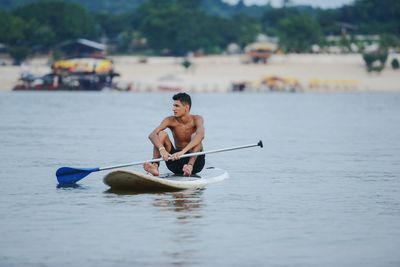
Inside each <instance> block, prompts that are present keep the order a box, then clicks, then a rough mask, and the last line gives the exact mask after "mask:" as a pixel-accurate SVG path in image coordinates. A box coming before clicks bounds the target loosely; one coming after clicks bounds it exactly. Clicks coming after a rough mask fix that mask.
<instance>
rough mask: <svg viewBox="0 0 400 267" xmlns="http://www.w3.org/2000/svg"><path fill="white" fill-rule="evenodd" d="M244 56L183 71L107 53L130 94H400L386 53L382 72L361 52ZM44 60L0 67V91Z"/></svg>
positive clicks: (171, 61) (155, 60)
mask: <svg viewBox="0 0 400 267" xmlns="http://www.w3.org/2000/svg"><path fill="white" fill-rule="evenodd" d="M242 57H243V56H242V55H234V56H204V57H196V58H191V59H190V60H191V62H192V63H193V64H192V67H191V68H189V69H188V70H185V69H184V68H183V67H182V65H181V63H182V58H177V57H149V58H147V62H146V63H141V59H142V58H143V57H140V56H110V58H111V59H112V60H113V61H114V69H115V71H116V72H117V73H120V74H121V77H118V78H117V79H116V82H117V84H118V85H119V87H121V88H128V87H129V88H130V90H131V91H133V92H152V91H156V92H159V91H188V92H230V91H231V89H232V83H235V84H245V86H246V89H245V90H246V91H255V92H258V91H269V90H268V89H267V88H266V85H267V84H268V85H270V81H276V80H278V81H285V82H287V83H291V84H296V86H298V87H297V89H299V90H298V91H299V92H305V93H307V92H342V91H345V92H371V91H374V92H375V91H377V92H381V91H382V92H383V91H390V92H400V75H399V74H400V70H393V69H392V68H391V66H390V60H391V58H390V57H389V58H388V60H387V62H386V67H385V69H384V70H383V71H382V72H381V73H368V72H367V71H366V69H365V64H364V61H363V59H362V56H361V55H360V54H349V55H325V54H288V55H273V56H272V57H271V59H270V61H269V62H268V63H267V64H243V63H241V60H242ZM48 62H49V60H48V58H46V57H38V58H33V59H30V60H29V61H27V64H24V65H22V66H10V65H6V66H0V77H1V78H0V91H11V90H12V87H13V86H14V85H15V84H16V82H17V81H18V78H19V77H20V75H21V73H22V72H31V73H32V74H34V75H38V76H39V75H44V74H46V73H49V72H50V67H49V66H48Z"/></svg>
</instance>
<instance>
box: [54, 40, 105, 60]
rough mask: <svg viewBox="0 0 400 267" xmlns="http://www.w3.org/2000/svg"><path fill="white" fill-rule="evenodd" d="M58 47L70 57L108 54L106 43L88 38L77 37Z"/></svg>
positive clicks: (93, 56)
mask: <svg viewBox="0 0 400 267" xmlns="http://www.w3.org/2000/svg"><path fill="white" fill-rule="evenodd" d="M58 48H59V49H60V50H61V51H62V52H63V53H64V54H65V56H66V57H68V58H83V57H86V58H88V57H89V58H104V57H105V56H106V55H107V52H106V48H107V47H106V45H103V44H101V43H97V42H94V41H90V40H87V39H76V40H72V41H67V42H64V43H62V44H60V45H59V46H58Z"/></svg>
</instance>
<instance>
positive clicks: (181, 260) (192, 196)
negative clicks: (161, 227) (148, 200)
mask: <svg viewBox="0 0 400 267" xmlns="http://www.w3.org/2000/svg"><path fill="white" fill-rule="evenodd" d="M203 192H204V190H185V191H180V192H174V193H168V194H159V195H157V196H156V197H155V198H154V202H153V203H152V205H153V206H154V207H156V208H158V210H159V211H161V212H162V213H166V215H167V216H171V215H175V219H176V221H175V227H174V228H173V229H172V231H171V242H173V244H174V245H173V246H172V247H169V248H167V249H165V250H164V251H163V255H164V256H165V257H166V259H168V260H167V262H170V263H171V264H172V265H173V266H193V265H196V263H198V262H199V261H200V255H199V251H198V250H196V249H193V247H192V244H196V243H198V242H200V240H201V237H200V231H199V223H198V222H199V221H200V219H201V218H202V217H203V214H202V207H203V205H204V203H203ZM160 216H163V217H165V215H163V214H160Z"/></svg>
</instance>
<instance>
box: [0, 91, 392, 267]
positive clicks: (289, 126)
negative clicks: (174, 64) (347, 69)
mask: <svg viewBox="0 0 400 267" xmlns="http://www.w3.org/2000/svg"><path fill="white" fill-rule="evenodd" d="M171 96H172V95H170V94H133V93H129V94H123V93H23V92H21V93H12V92H7V93H0V179H1V187H0V199H1V201H0V266H1V267H3V266H89V267H91V266H93V267H100V266H118V267H119V266H377V267H378V266H379V267H381V266H396V267H397V266H400V256H399V255H400V254H399V251H400V94H367V93H365V94H315V95H313V94H194V95H193V101H194V106H193V113H197V114H202V115H203V116H204V118H205V121H206V124H205V126H206V140H205V147H206V149H218V148H224V147H228V146H236V145H243V144H248V143H254V142H257V141H258V140H259V139H262V140H263V141H264V145H265V148H264V149H259V148H253V149H248V150H240V151H234V152H226V153H220V154H213V155H209V156H208V157H207V165H208V166H217V167H220V168H223V169H226V170H228V172H229V173H230V176H231V178H230V179H228V180H225V181H223V182H221V183H218V184H214V185H211V186H209V187H208V188H207V189H205V190H202V191H184V192H179V193H164V194H136V195H135V194H125V195H117V194H113V193H108V192H106V191H107V187H106V186H105V185H104V184H103V183H102V178H103V176H104V175H105V174H106V173H107V172H99V173H93V174H91V175H90V176H88V177H86V178H85V179H83V180H82V181H81V182H80V185H79V186H78V187H76V188H57V183H56V179H55V175H54V172H55V171H56V169H57V168H58V167H60V166H75V167H97V166H108V165H114V164H120V163H125V162H131V161H139V160H146V159H149V158H150V157H151V147H150V143H149V141H148V140H147V135H148V133H149V132H150V131H151V130H152V129H153V128H154V127H155V126H156V125H157V124H158V123H159V121H160V120H161V119H162V118H163V117H165V116H167V115H169V114H170V113H171V100H170V98H171ZM133 168H135V167H133ZM136 169H137V168H136Z"/></svg>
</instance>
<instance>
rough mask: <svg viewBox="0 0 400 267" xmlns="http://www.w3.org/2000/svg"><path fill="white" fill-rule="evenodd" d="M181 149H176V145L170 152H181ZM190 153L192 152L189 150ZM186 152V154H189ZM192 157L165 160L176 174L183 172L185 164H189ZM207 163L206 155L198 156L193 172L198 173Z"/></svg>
mask: <svg viewBox="0 0 400 267" xmlns="http://www.w3.org/2000/svg"><path fill="white" fill-rule="evenodd" d="M179 151H180V150H176V149H175V148H174V147H172V149H171V151H170V152H169V153H170V154H174V153H176V152H179ZM187 153H190V152H187ZM187 153H186V154H187ZM189 159H190V157H188V158H182V159H179V160H175V161H172V160H168V161H166V162H165V164H166V165H167V168H168V169H169V170H170V171H171V172H173V173H175V174H183V170H182V169H183V166H184V165H185V164H187V163H188V162H189ZM205 163H206V156H205V155H200V156H197V158H196V161H195V162H194V165H193V171H192V174H196V173H198V172H200V171H201V170H202V169H203V168H204V164H205Z"/></svg>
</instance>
